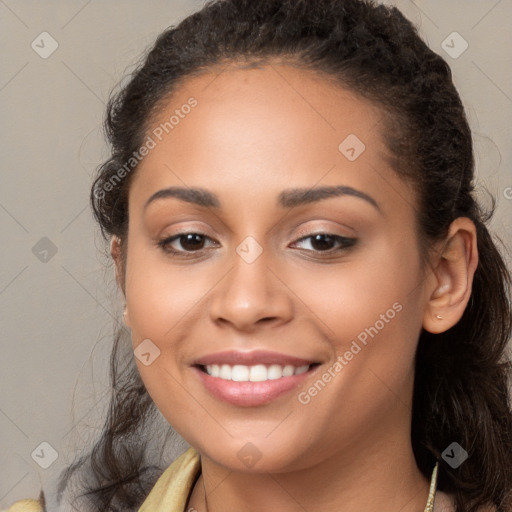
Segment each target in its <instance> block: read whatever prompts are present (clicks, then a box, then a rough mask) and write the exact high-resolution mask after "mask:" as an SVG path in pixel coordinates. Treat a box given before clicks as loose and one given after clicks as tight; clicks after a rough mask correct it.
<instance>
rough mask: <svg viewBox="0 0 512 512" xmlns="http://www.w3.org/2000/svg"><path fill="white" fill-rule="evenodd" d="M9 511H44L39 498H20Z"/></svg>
mask: <svg viewBox="0 0 512 512" xmlns="http://www.w3.org/2000/svg"><path fill="white" fill-rule="evenodd" d="M7 512H43V505H42V503H41V502H40V501H39V500H19V501H17V502H16V503H14V504H13V505H11V506H10V507H9V508H8V509H7Z"/></svg>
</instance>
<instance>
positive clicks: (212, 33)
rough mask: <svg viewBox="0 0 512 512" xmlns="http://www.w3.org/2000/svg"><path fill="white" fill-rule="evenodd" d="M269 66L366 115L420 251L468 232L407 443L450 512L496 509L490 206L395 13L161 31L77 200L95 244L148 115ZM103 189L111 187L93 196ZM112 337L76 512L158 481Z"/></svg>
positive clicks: (427, 353) (447, 109)
mask: <svg viewBox="0 0 512 512" xmlns="http://www.w3.org/2000/svg"><path fill="white" fill-rule="evenodd" d="M273 59H278V60H281V61H285V62H288V63H289V64H290V65H295V66H297V67H301V68H303V69H309V70H315V71H317V72H320V73H322V74H323V76H325V78H326V79H333V80H335V81H336V82H337V83H339V84H340V85H341V86H344V87H346V88H348V89H350V90H352V91H353V92H355V93H356V94H359V95H361V96H362V97H364V98H366V99H368V100H370V101H371V102H373V103H374V104H375V105H376V106H378V107H379V108H380V109H381V111H382V112H383V113H384V123H383V125H382V127H381V130H382V133H383V136H384V139H385V142H386V143H387V145H388V147H389V149H390V150H391V152H392V153H393V154H394V155H395V160H394V168H395V170H396V172H397V173H398V175H400V176H401V177H403V178H404V179H407V180H409V181H410V182H411V183H413V184H414V186H415V188H416V190H417V192H418V198H419V199H418V201H417V205H416V209H417V224H418V229H419V232H420V237H421V241H422V247H423V248H424V253H425V254H426V253H427V252H428V248H429V247H431V246H432V244H433V243H434V242H436V241H439V240H443V238H444V237H445V236H446V234H447V231H448V228H449V226H450V224H451V222H452V221H453V220H454V219H456V218H457V217H469V218H470V219H471V220H472V221H473V222H474V223H475V225H476V229H477V236H478V252H479V264H478V268H477V270H476V273H475V276H474V282H473V289H472V296H471V299H470V302H469V304H468V306H467V308H466V310H465V312H464V315H463V317H462V319H461V320H460V321H459V322H458V323H457V324H456V325H455V326H454V327H453V328H451V329H449V330H448V331H446V332H444V333H441V334H431V333H429V332H426V331H422V333H421V335H420V338H419V343H418V349H417V354H416V363H415V364H416V373H415V385H414V396H413V417H412V429H411V435H412V445H413V449H414V454H415V457H416V461H417V464H418V467H419V468H420V470H421V471H422V473H423V474H424V475H425V476H426V477H427V478H430V475H431V471H432V468H433V466H434V464H435V462H436V460H439V461H440V470H439V481H438V488H439V489H441V490H442V491H445V492H449V493H454V494H455V496H456V502H457V512H475V511H476V510H477V509H478V508H479V507H480V506H482V505H485V504H493V505H494V506H495V507H496V509H497V510H498V511H499V512H505V511H507V512H510V511H511V510H512V497H511V495H510V490H511V489H512V414H511V404H510V397H509V383H510V382H509V379H510V374H511V362H510V360H509V359H507V356H506V347H507V341H508V339H509V336H510V332H511V309H510V295H509V290H510V275H509V273H508V271H507V269H506V266H505V264H504V261H503V259H502V256H501V255H500V253H499V251H498V249H497V248H496V245H495V242H494V241H493V239H492V237H491V235H490V234H489V232H488V230H487V227H486V223H487V222H488V220H489V218H490V216H491V214H492V210H493V209H494V204H493V206H492V208H491V213H488V214H486V213H485V212H483V211H482V210H481V208H480V207H479V205H478V204H477V202H476V200H475V197H474V183H473V179H474V160H473V149H472V137H471V132H470V129H469V126H468V122H467V120H466V116H465V113H464V108H463V105H462V103H461V100H460V98H459V95H458V93H457V91H456V89H455V87H454V84H453V81H452V76H451V72H450V68H449V66H448V65H447V63H446V62H445V61H444V60H443V59H442V58H441V57H440V56H439V55H437V54H436V53H434V52H433V51H432V50H430V49H429V48H428V46H427V45H426V44H425V43H424V42H423V41H422V39H421V38H420V37H419V35H418V33H417V31H416V29H415V27H414V26H413V25H412V24H411V23H410V22H409V21H408V20H406V19H405V18H404V16H403V15H402V14H401V13H400V11H399V10H398V9H396V8H395V7H388V6H384V5H378V4H376V3H375V2H372V1H365V0H258V1H255V0H217V1H210V2H208V3H207V4H206V5H205V6H204V7H203V8H202V9H201V10H200V11H198V12H196V13H194V14H192V15H191V16H189V17H187V18H186V19H185V20H183V21H182V22H181V23H180V24H179V25H177V26H176V27H171V28H169V29H168V30H166V31H164V32H163V33H162V34H161V35H160V36H159V37H158V39H157V41H156V42H155V44H154V46H153V48H152V49H151V50H150V51H149V53H148V54H147V55H146V57H145V59H144V61H143V62H142V63H141V65H140V66H139V67H138V68H137V69H136V70H135V71H134V72H133V74H132V76H131V77H130V81H129V82H128V83H127V85H125V86H124V87H123V88H122V89H121V90H120V92H118V93H117V94H116V95H115V96H114V97H113V98H112V99H111V101H110V102H109V105H108V111H107V118H106V124H105V125H106V133H107V136H108V139H109V141H110V144H111V149H112V152H111V157H110V158H109V159H108V161H106V162H105V163H104V164H103V165H102V166H101V168H100V169H99V172H98V175H97V177H96V180H95V182H94V185H93V187H92V190H91V203H92V208H93V211H94V215H95V217H96V219H97V221H98V222H99V225H100V227H101V230H102V233H103V235H104V236H105V238H107V239H108V238H109V237H111V236H112V235H116V236H117V237H119V238H120V239H121V241H122V242H123V244H125V242H126V236H127V226H128V199H127V198H128V189H129V186H130V177H131V176H133V174H134V173H135V172H136V166H135V167H134V168H133V170H131V171H130V172H128V173H122V174H124V176H123V179H122V180H120V181H119V180H118V177H119V169H121V168H122V167H123V166H125V165H126V162H127V161H128V160H129V159H130V157H131V156H132V155H133V153H134V152H136V151H137V150H138V149H139V148H140V147H141V145H142V144H143V142H144V139H145V137H146V136H147V127H148V126H149V122H150V121H151V119H152V116H153V115H154V114H155V112H157V111H158V109H159V107H160V106H161V105H162V104H163V102H164V101H166V99H168V98H169V95H170V94H172V92H173V91H174V90H176V88H177V87H178V86H179V85H180V84H181V83H183V80H184V79H186V77H187V76H191V75H193V74H196V73H199V72H201V71H204V70H208V69H211V68H212V67H213V66H217V65H219V66H222V65H223V64H226V63H237V62H240V61H244V62H246V63H249V64H251V63H252V64H254V65H255V64H265V63H267V62H272V61H273ZM116 176H117V178H116ZM116 179H117V181H119V183H116V184H115V186H110V187H108V186H106V185H107V184H108V183H110V184H112V183H113V180H114V181H115V180H116ZM120 337H121V331H120V332H119V333H118V336H117V337H116V340H115V344H114V350H113V352H112V363H111V364H112V366H111V378H112V387H113V393H112V400H111V406H110V410H109V413H108V417H107V419H106V422H105V425H104V428H103V433H102V436H101V438H100V439H99V440H98V442H97V443H96V444H95V446H94V447H93V449H92V451H91V453H89V454H88V455H86V456H84V457H82V458H81V459H80V460H78V461H77V462H76V463H75V464H73V465H72V466H71V467H70V468H69V469H68V471H67V472H66V473H65V474H64V475H63V477H62V482H63V486H65V485H66V484H67V483H68V479H70V478H71V477H72V476H76V475H78V474H80V478H79V482H80V486H81V487H82V488H81V490H80V492H77V494H76V496H77V499H78V500H79V501H80V507H79V509H80V510H81V511H86V510H91V511H93V510H94V511H99V510H101V511H104V510H109V511H121V510H123V511H126V510H137V508H138V506H140V504H141V503H142V501H144V499H145V497H146V496H147V494H148V493H149V491H150V489H151V487H152V486H153V484H154V483H155V481H156V479H157V478H158V476H159V475H160V474H161V472H162V471H163V469H164V468H163V467H159V466H157V465H155V464H153V462H152V460H151V458H150V457H149V456H148V447H147V446H146V445H145V444H144V443H142V441H141V440H142V439H145V438H148V437H150V436H148V434H147V432H148V431H151V428H152V426H151V425H152V421H153V420H154V419H155V414H156V409H155V406H154V404H153V403H152V401H151V399H150V397H149V395H148V394H147V392H146V390H145V388H144V385H143V383H142V381H141V379H140V377H139V375H138V372H137V369H136V366H135V364H134V362H133V356H132V354H129V355H128V358H127V359H126V361H125V363H123V364H121V363H120V362H119V357H120V354H119V350H120V348H119V347H120V343H119V340H120ZM142 432H146V434H145V435H141V433H142ZM453 441H456V442H458V443H459V444H460V445H461V446H462V447H463V448H465V450H466V451H467V452H468V453H469V458H468V459H467V460H466V461H465V462H464V463H463V464H462V465H460V466H459V467H458V468H456V469H452V468H451V467H450V466H449V465H448V464H446V463H445V462H444V461H443V459H442V457H441V454H442V452H443V450H444V449H445V448H446V447H448V446H449V445H450V444H451V443H452V442H453Z"/></svg>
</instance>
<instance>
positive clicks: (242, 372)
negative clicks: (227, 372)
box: [231, 364, 249, 382]
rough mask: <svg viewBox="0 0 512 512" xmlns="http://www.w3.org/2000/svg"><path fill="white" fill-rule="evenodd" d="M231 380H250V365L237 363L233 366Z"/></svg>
mask: <svg viewBox="0 0 512 512" xmlns="http://www.w3.org/2000/svg"><path fill="white" fill-rule="evenodd" d="M231 380H234V381H235V382H247V381H248V380H249V367H248V366H242V365H241V364H236V365H235V366H233V368H231Z"/></svg>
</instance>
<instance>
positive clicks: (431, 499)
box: [203, 462, 439, 512]
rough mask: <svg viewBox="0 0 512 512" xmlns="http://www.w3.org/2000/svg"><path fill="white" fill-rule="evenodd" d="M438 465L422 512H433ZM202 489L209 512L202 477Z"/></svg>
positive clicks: (208, 511) (437, 463) (207, 509)
mask: <svg viewBox="0 0 512 512" xmlns="http://www.w3.org/2000/svg"><path fill="white" fill-rule="evenodd" d="M438 466H439V462H436V465H435V466H434V470H433V471H432V477H431V479H430V489H429V491H428V499H427V504H426V505H425V510H424V511H423V512H434V499H435V497H436V489H437V468H438ZM203 489H204V506H205V507H206V512H210V509H209V508H208V500H207V499H206V486H205V483H204V478H203Z"/></svg>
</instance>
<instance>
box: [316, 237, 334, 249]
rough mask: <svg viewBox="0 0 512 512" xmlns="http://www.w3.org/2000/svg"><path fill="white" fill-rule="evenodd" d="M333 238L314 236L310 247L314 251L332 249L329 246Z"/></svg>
mask: <svg viewBox="0 0 512 512" xmlns="http://www.w3.org/2000/svg"><path fill="white" fill-rule="evenodd" d="M333 241H334V238H333V237H332V236H329V235H314V237H313V240H312V241H311V245H312V246H313V248H314V249H316V250H327V249H332V247H331V244H332V242H333Z"/></svg>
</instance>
